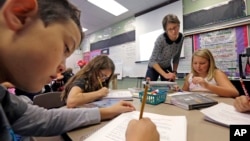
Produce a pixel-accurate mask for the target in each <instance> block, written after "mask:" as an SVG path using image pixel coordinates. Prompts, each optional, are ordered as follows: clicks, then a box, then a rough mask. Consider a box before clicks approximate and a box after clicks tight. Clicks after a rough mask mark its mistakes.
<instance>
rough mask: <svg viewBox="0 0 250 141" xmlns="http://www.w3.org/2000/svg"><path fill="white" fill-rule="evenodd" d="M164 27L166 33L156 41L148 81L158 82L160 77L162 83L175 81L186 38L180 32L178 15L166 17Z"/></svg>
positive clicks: (147, 76) (148, 71)
mask: <svg viewBox="0 0 250 141" xmlns="http://www.w3.org/2000/svg"><path fill="white" fill-rule="evenodd" d="M162 26H163V29H164V31H165V32H164V33H162V34H161V35H159V37H158V38H157V39H156V41H155V45H154V49H153V52H152V55H151V57H150V60H149V63H148V69H147V73H146V79H150V80H151V81H157V80H158V78H159V76H160V78H161V81H175V77H176V74H177V68H178V64H179V60H180V54H181V49H182V44H183V39H184V37H183V34H182V33H180V32H179V30H180V21H179V19H178V17H177V16H176V15H173V14H168V15H166V16H165V17H164V18H163V20H162ZM171 60H172V64H173V68H172V64H171Z"/></svg>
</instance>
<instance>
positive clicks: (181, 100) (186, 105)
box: [169, 92, 218, 110]
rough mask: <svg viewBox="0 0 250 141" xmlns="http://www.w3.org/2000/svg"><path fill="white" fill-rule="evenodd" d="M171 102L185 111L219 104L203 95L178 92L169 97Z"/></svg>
mask: <svg viewBox="0 0 250 141" xmlns="http://www.w3.org/2000/svg"><path fill="white" fill-rule="evenodd" d="M169 101H170V103H171V104H173V105H175V106H177V107H180V108H183V109H185V110H192V109H201V108H205V107H209V106H213V105H215V104H217V103H218V102H217V101H216V100H214V99H212V98H210V97H207V96H205V95H202V93H194V92H177V93H175V94H172V95H170V96H169Z"/></svg>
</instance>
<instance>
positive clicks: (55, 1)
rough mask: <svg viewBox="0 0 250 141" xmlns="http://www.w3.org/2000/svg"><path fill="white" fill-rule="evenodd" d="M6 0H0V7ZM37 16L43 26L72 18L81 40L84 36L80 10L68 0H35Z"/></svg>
mask: <svg viewBox="0 0 250 141" xmlns="http://www.w3.org/2000/svg"><path fill="white" fill-rule="evenodd" d="M5 1H6V0H0V7H2V5H3V4H4V2H5ZM37 2H38V16H39V17H40V18H41V20H42V21H43V22H44V25H45V26H48V25H49V24H51V23H55V22H64V21H66V20H70V19H72V20H73V21H74V22H75V23H76V25H77V26H78V28H79V31H80V32H81V41H82V40H83V38H84V34H83V32H82V27H81V23H80V13H81V12H80V10H78V9H77V8H76V7H75V6H74V5H72V4H71V3H69V2H68V0H37Z"/></svg>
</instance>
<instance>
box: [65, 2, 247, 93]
mask: <svg viewBox="0 0 250 141" xmlns="http://www.w3.org/2000/svg"><path fill="white" fill-rule="evenodd" d="M240 1H241V0H240ZM76 2H77V1H76ZM159 2H161V1H159ZM227 2H229V1H228V0H218V1H216V0H211V1H201V0H183V1H175V0H169V1H168V2H163V4H160V5H159V4H158V6H156V8H153V9H152V8H151V9H149V10H145V11H146V12H144V14H143V13H142V12H141V13H137V15H135V16H132V17H129V18H126V19H124V20H122V21H119V22H116V23H115V24H112V25H109V26H106V27H104V28H102V29H100V30H97V31H95V32H93V31H92V33H91V34H89V33H88V31H86V33H87V35H86V37H85V41H84V42H83V44H82V45H81V47H80V49H79V50H76V51H75V53H74V54H73V55H72V56H71V57H70V58H69V59H67V62H66V63H67V66H69V67H71V68H73V71H74V72H76V71H78V70H79V67H78V66H77V63H76V62H77V61H78V60H80V59H83V60H86V61H88V60H89V58H92V57H93V56H95V55H97V54H101V53H108V54H109V57H110V58H111V59H112V60H113V61H114V62H115V65H116V73H117V74H119V75H118V76H117V77H118V81H117V83H118V85H117V87H118V88H119V89H124V88H133V87H141V85H140V83H141V81H142V80H143V79H145V78H144V77H145V74H146V68H147V65H148V61H147V60H148V59H149V57H150V55H151V52H152V48H153V43H154V40H155V38H156V34H159V33H161V32H162V31H161V29H162V28H161V25H160V23H161V20H162V17H163V15H164V13H168V12H172V11H174V13H176V14H177V15H180V16H181V17H179V19H180V21H181V23H184V24H185V25H184V26H183V25H182V24H181V28H180V32H183V33H184V36H185V40H184V43H183V44H184V45H183V50H182V54H181V59H180V62H179V67H178V70H177V72H178V78H179V79H177V82H178V83H179V85H180V86H182V85H183V78H184V77H185V75H186V74H187V73H189V72H190V69H191V68H190V62H191V56H192V52H193V51H194V50H196V49H198V48H202V47H205V45H203V46H202V45H201V44H204V43H205V40H206V41H207V44H208V45H206V46H213V47H211V48H212V53H213V54H214V55H215V56H216V57H215V59H216V60H217V61H216V64H217V66H219V67H220V69H222V70H223V71H224V72H226V73H227V74H228V76H230V75H232V77H234V75H235V76H239V75H240V74H239V72H240V69H241V68H240V67H239V64H238V60H239V59H238V58H239V57H238V55H239V54H241V53H244V52H245V48H247V47H248V40H249V36H248V34H249V33H248V30H249V26H248V24H249V20H248V19H249V17H248V13H249V12H248V11H249V6H248V5H249V3H250V2H249V0H243V2H244V4H245V8H244V7H243V8H242V10H241V11H239V12H242V13H243V15H242V16H239V15H233V16H235V17H230V14H232V12H231V13H230V12H228V11H225V10H224V9H227V8H228V7H226V8H224V9H223V8H221V7H222V6H225V5H228V6H229V4H226V3H227ZM236 2H237V1H236ZM241 2H242V1H241ZM241 2H238V3H241ZM161 3H162V2H161ZM221 5H222V6H221ZM231 5H236V4H231ZM218 6H221V7H218ZM173 7H174V9H171V8H173ZM176 8H177V9H176ZM209 8H210V9H212V10H213V11H212V10H207V13H206V12H204V11H206V9H209ZM165 9H167V10H165ZM220 9H222V10H221V11H219V10H220ZM228 9H230V8H228ZM223 10H224V13H221V14H218V16H217V17H215V16H214V14H212V15H211V13H212V12H214V13H216V12H217V13H218V12H223ZM210 11H211V12H210ZM83 12H84V11H83ZM209 12H210V13H209ZM233 12H234V11H233ZM227 13H228V14H227ZM242 13H239V14H242ZM202 14H203V15H202ZM204 14H207V15H206V16H204ZM223 14H224V15H223ZM138 15H139V16H138ZM155 15H157V16H155ZM199 15H200V17H198V19H200V21H199V22H200V23H198V22H197V20H194V19H192V18H194V17H195V16H196V18H197V16H199ZM143 16H144V17H143ZM151 16H153V17H151ZM221 16H227V19H225V18H221ZM203 17H206V18H207V19H205V18H203ZM108 18H110V17H108ZM151 18H154V19H155V20H147V19H151ZM209 18H210V19H209ZM213 18H215V19H213ZM216 18H218V19H216ZM143 20H144V21H143ZM207 20H210V23H204V22H207ZM211 20H212V21H211ZM215 20H217V21H215ZM194 21H195V22H194ZM188 22H190V23H188ZM137 24H140V26H136V25H137ZM196 24H200V25H196ZM134 25H135V26H134ZM192 26H194V27H192ZM159 29H160V30H159ZM227 29H228V30H227ZM233 30H235V31H237V32H241V31H243V33H242V34H243V35H244V36H245V37H243V36H242V39H238V40H239V41H238V42H237V43H239V42H240V41H243V42H241V45H240V44H238V45H237V46H240V47H238V49H237V50H236V51H235V50H234V48H235V45H233V43H232V42H231V41H232V40H235V39H232V38H231V34H227V35H226V34H225V35H224V36H223V37H224V39H223V37H220V34H221V33H222V32H224V33H229V32H230V33H231V32H234V31H233ZM138 32H140V33H138ZM205 33H207V34H205ZM137 34H138V35H137ZM139 34H140V35H139ZM210 35H213V37H214V39H219V38H220V39H221V40H224V41H215V40H213V39H212V38H208V37H209V36H210ZM229 36H230V38H231V40H230V41H229V40H227V39H226V38H228V37H229ZM128 37H130V38H128ZM131 38H133V39H131ZM142 38H144V40H143V41H147V42H139V41H140V40H142ZM202 38H203V39H202ZM207 38H208V39H207ZM237 38H241V36H239V35H238V36H237ZM123 40H124V41H123ZM148 40H150V41H148ZM200 40H204V42H201V41H200ZM209 41H210V43H209ZM214 42H216V43H217V44H218V46H215V45H212V43H214ZM229 42H230V43H229ZM144 44H146V45H147V47H148V46H149V44H150V47H149V48H150V49H147V50H145V49H144V50H143V46H145V45H144ZM225 44H227V46H228V48H225V47H224V48H223V45H225ZM141 48H142V49H141ZM140 50H143V51H140ZM145 51H147V52H148V53H147V52H145ZM142 55H143V56H145V57H143V56H142ZM246 58H247V57H242V60H243V63H242V64H243V65H242V70H244V69H245V63H246ZM232 82H234V80H232ZM235 85H236V86H238V83H237V82H236V83H235ZM238 87H239V86H238ZM239 89H240V87H239ZM241 92H242V90H241Z"/></svg>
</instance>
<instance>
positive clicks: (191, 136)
mask: <svg viewBox="0 0 250 141" xmlns="http://www.w3.org/2000/svg"><path fill="white" fill-rule="evenodd" d="M211 97H212V98H213V99H215V100H217V101H218V102H224V103H227V104H231V105H232V104H233V99H232V98H223V97H217V96H215V95H212V96H211ZM133 104H134V106H135V107H136V109H137V110H138V111H139V110H140V104H141V103H140V100H139V99H136V98H135V99H134V101H133ZM144 110H145V112H151V113H156V114H162V115H170V116H171V115H173V116H176V115H184V116H186V118H187V141H229V128H228V127H224V126H221V125H218V124H215V123H211V122H208V121H206V120H204V115H203V114H202V113H201V112H200V111H199V110H190V111H187V110H184V109H181V108H179V107H176V106H174V105H169V104H159V105H156V106H154V105H149V104H146V105H145V108H144ZM107 123H108V121H105V122H101V123H100V124H97V125H93V126H89V127H84V128H81V129H77V130H74V131H71V132H68V133H67V134H68V136H69V137H70V138H71V139H72V140H73V141H82V140H83V139H84V138H85V137H87V136H88V135H90V134H91V133H92V132H93V131H96V130H98V129H99V128H101V127H103V126H104V125H105V124H107Z"/></svg>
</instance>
